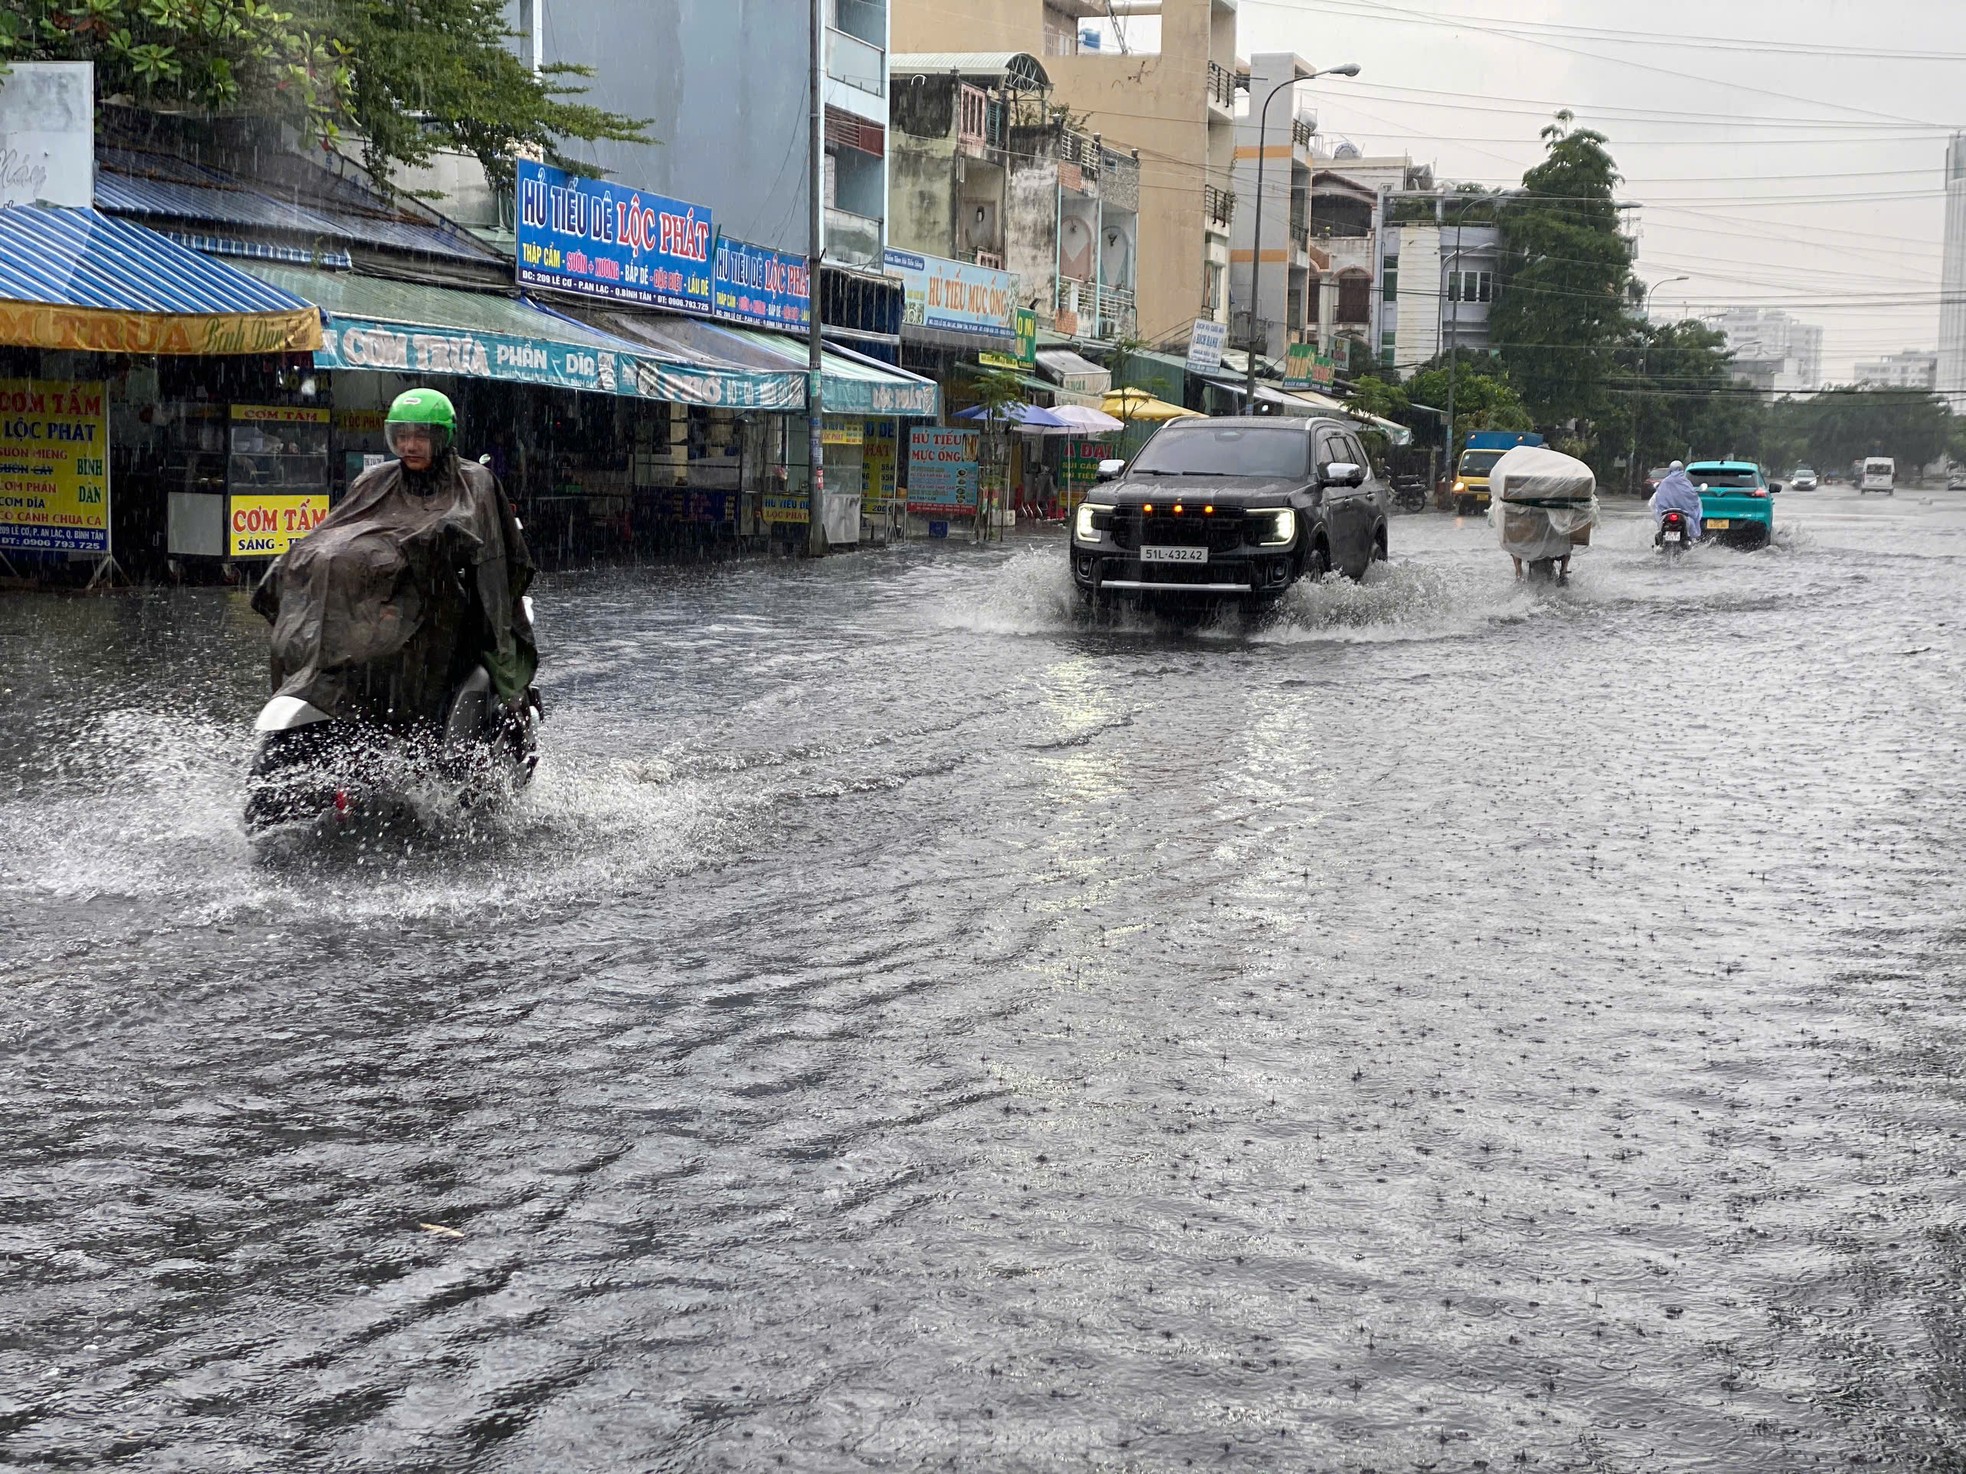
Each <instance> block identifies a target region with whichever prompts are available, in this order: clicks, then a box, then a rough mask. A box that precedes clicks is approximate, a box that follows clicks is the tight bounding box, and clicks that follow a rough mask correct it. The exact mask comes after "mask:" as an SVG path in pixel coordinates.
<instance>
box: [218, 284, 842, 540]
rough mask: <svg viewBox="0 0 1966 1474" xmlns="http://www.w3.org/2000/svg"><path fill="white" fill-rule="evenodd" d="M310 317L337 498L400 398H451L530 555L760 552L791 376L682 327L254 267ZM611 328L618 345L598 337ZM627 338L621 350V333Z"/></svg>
mask: <svg viewBox="0 0 1966 1474" xmlns="http://www.w3.org/2000/svg"><path fill="white" fill-rule="evenodd" d="M253 270H254V271H255V272H256V273H257V274H259V275H261V276H262V277H263V278H264V279H265V280H267V281H269V282H273V283H276V284H278V285H280V286H282V287H283V288H285V289H287V290H290V291H293V292H295V293H296V294H298V295H301V296H304V297H306V298H307V299H308V300H310V301H313V302H316V303H318V304H319V305H320V307H321V309H322V312H323V314H324V318H325V322H324V327H323V332H322V346H321V350H320V352H319V353H318V354H317V355H316V361H317V363H319V364H320V366H321V367H322V368H323V369H324V370H326V371H327V374H326V377H327V378H328V380H329V381H330V384H331V392H332V406H333V415H332V417H331V426H332V430H333V435H332V442H331V461H332V464H333V466H334V470H335V475H336V476H337V477H338V478H340V479H339V482H338V484H339V485H343V486H345V485H346V480H347V478H348V477H349V476H350V475H351V474H359V472H360V469H361V466H362V464H363V463H364V460H365V458H366V457H368V456H369V455H372V454H374V453H375V450H374V449H373V448H372V447H373V446H374V443H375V436H376V435H377V433H378V432H379V428H380V422H381V421H380V417H381V415H382V413H383V411H384V410H385V409H386V408H387V406H388V404H389V402H390V401H391V400H392V399H393V398H394V397H395V395H396V394H397V393H399V392H401V390H402V389H403V388H405V387H407V386H409V385H411V384H414V383H436V384H437V385H438V386H439V387H443V388H445V390H446V392H449V393H451V394H452V397H453V398H454V399H455V400H456V402H457V405H458V411H459V420H460V432H459V444H460V449H461V450H462V451H463V452H464V453H466V454H475V455H481V456H484V457H486V458H488V461H489V464H490V465H491V467H492V469H493V471H494V472H495V473H496V474H498V476H499V477H500V479H501V480H502V481H503V482H504V483H505V485H506V488H507V490H508V492H509V493H510V494H511V495H512V496H513V498H514V500H515V501H517V502H518V504H519V506H520V509H521V515H522V517H523V518H524V519H525V521H526V524H527V528H528V531H529V533H530V534H531V537H532V540H533V542H534V544H535V546H536V548H537V550H538V552H539V554H540V555H541V556H542V557H543V558H545V559H546V560H547V561H549V562H554V563H566V562H579V561H583V560H586V559H589V558H592V557H594V556H597V555H601V554H603V553H607V554H613V553H630V554H636V553H639V554H648V555H664V556H675V555H678V554H693V553H708V552H714V551H716V550H717V549H719V548H724V547H741V546H746V545H754V546H755V545H761V544H762V542H763V541H764V539H766V538H767V537H768V536H769V520H770V519H769V512H770V509H771V505H772V502H773V500H774V498H775V497H776V495H777V494H778V493H779V492H780V491H781V490H782V487H783V481H784V471H783V467H784V465H785V457H786V452H787V448H788V445H789V444H790V441H791V440H792V438H793V437H791V436H790V435H788V431H787V417H788V416H796V415H800V414H802V413H803V411H804V407H805V384H804V380H803V377H802V376H801V375H800V374H799V373H797V372H796V371H795V370H793V369H791V368H790V367H789V366H788V365H786V364H785V363H784V362H782V361H780V360H775V359H773V358H772V357H771V356H770V355H766V354H759V353H755V352H749V351H747V350H746V346H745V344H744V343H743V342H742V341H741V340H740V339H738V338H736V337H734V336H733V335H732V334H730V333H728V332H726V331H724V330H722V329H719V328H716V327H714V326H713V325H711V324H708V323H702V322H696V321H692V320H690V319H686V318H672V317H658V316H654V315H643V314H628V313H609V314H599V315H595V314H589V315H588V317H587V318H586V319H585V320H583V319H577V318H575V317H573V316H570V315H568V314H566V313H562V312H559V311H556V310H553V309H551V308H548V307H543V306H540V305H538V304H535V303H532V302H529V301H526V300H523V299H514V298H511V297H506V296H502V295H498V294H491V293H480V292H468V291H461V290H458V289H455V288H448V287H436V286H426V285H420V284H414V283H404V282H396V281H387V280H383V279H380V278H374V277H362V276H354V275H350V274H347V273H340V272H322V271H310V270H305V269H301V268H290V267H278V266H259V265H255V266H254V267H253ZM609 328H614V329H616V330H617V331H608V329H609ZM631 329H632V330H633V331H634V334H635V335H634V336H632V337H631V336H629V333H630V331H631Z"/></svg>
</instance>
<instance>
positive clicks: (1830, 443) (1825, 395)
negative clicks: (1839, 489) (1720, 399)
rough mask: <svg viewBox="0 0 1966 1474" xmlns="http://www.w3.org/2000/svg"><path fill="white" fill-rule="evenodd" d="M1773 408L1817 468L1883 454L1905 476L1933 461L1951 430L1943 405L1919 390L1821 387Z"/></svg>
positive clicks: (1838, 466) (1949, 417) (1840, 464)
mask: <svg viewBox="0 0 1966 1474" xmlns="http://www.w3.org/2000/svg"><path fill="white" fill-rule="evenodd" d="M1777 409H1778V412H1779V414H1780V416H1781V419H1782V423H1783V426H1784V428H1785V430H1786V431H1787V432H1788V434H1789V438H1790V441H1791V442H1792V443H1795V444H1799V445H1801V446H1803V447H1805V448H1806V453H1807V454H1808V456H1809V457H1810V459H1811V461H1812V462H1813V463H1814V464H1815V465H1816V466H1818V467H1823V468H1832V467H1834V468H1841V467H1845V466H1848V465H1850V464H1851V463H1852V462H1854V461H1857V460H1859V459H1861V458H1862V457H1864V456H1869V455H1886V456H1890V457H1891V458H1892V459H1893V460H1895V461H1896V462H1897V463H1898V468H1899V472H1900V474H1902V475H1910V474H1911V473H1912V472H1913V471H1915V470H1916V469H1917V468H1918V467H1921V466H1924V465H1926V464H1927V463H1928V462H1931V461H1935V460H1937V459H1938V458H1939V456H1940V454H1941V453H1942V452H1944V451H1945V449H1946V446H1947V443H1948V440H1949V438H1950V436H1951V434H1952V431H1953V421H1952V417H1951V416H1950V415H1949V414H1947V413H1946V408H1945V403H1944V401H1942V400H1941V399H1940V398H1939V397H1938V396H1937V395H1935V394H1933V393H1931V392H1929V391H1927V390H1923V389H1875V388H1868V387H1863V386H1857V387H1851V388H1841V389H1826V390H1824V391H1823V392H1822V393H1821V394H1815V395H1811V396H1810V397H1809V398H1807V399H1794V400H1787V401H1784V402H1783V404H1781V405H1779V406H1777Z"/></svg>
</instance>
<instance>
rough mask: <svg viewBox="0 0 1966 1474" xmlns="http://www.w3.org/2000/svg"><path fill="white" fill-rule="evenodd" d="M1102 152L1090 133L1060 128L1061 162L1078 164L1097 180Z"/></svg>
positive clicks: (1083, 172)
mask: <svg viewBox="0 0 1966 1474" xmlns="http://www.w3.org/2000/svg"><path fill="white" fill-rule="evenodd" d="M1100 152H1101V150H1100V148H1099V145H1098V144H1097V143H1094V142H1093V140H1092V135H1091V134H1090V133H1081V132H1079V130H1078V129H1076V128H1061V129H1059V130H1058V161H1059V162H1060V163H1061V164H1077V165H1078V166H1079V172H1080V173H1081V174H1082V175H1084V176H1085V177H1086V178H1088V179H1095V180H1096V179H1097V178H1098V177H1099V155H1100Z"/></svg>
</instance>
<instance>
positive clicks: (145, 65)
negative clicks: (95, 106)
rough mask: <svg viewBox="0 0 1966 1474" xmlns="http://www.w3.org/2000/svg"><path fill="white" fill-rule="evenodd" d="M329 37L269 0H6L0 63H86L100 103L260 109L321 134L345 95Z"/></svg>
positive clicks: (341, 57) (344, 71)
mask: <svg viewBox="0 0 1966 1474" xmlns="http://www.w3.org/2000/svg"><path fill="white" fill-rule="evenodd" d="M329 34H331V33H330V32H327V31H323V30H320V29H318V28H315V27H310V26H309V25H308V24H307V23H306V22H304V21H302V20H299V19H298V18H296V17H295V15H294V14H293V12H292V11H290V10H282V9H278V8H276V7H275V6H273V5H270V4H267V3H265V0H10V3H9V4H7V5H6V6H5V7H4V9H0V68H4V67H5V66H7V65H9V64H11V63H13V62H19V61H88V62H93V63H95V71H96V96H97V98H98V99H99V100H101V101H105V102H108V101H127V102H130V103H134V104H136V105H138V106H146V107H147V106H159V107H174V108H188V109H193V110H196V111H201V112H245V113H261V114H266V115H269V116H271V117H273V118H276V119H278V120H280V121H283V122H288V123H292V124H293V125H295V126H296V127H298V128H300V129H302V130H303V131H313V132H318V133H327V132H331V131H332V129H333V128H334V126H335V124H336V122H337V120H338V119H340V118H341V117H342V116H343V115H344V114H345V111H346V105H347V100H348V95H349V92H348V88H349V72H348V68H347V57H346V54H345V50H344V48H343V47H341V46H339V45H337V44H335V43H333V42H330V41H328V40H327V39H325V38H326V37H327V36H328V35H329Z"/></svg>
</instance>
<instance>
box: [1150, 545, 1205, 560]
mask: <svg viewBox="0 0 1966 1474" xmlns="http://www.w3.org/2000/svg"><path fill="white" fill-rule="evenodd" d="M1140 561H1141V562H1142V563H1206V562H1207V561H1208V549H1207V548H1142V549H1141V550H1140Z"/></svg>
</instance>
